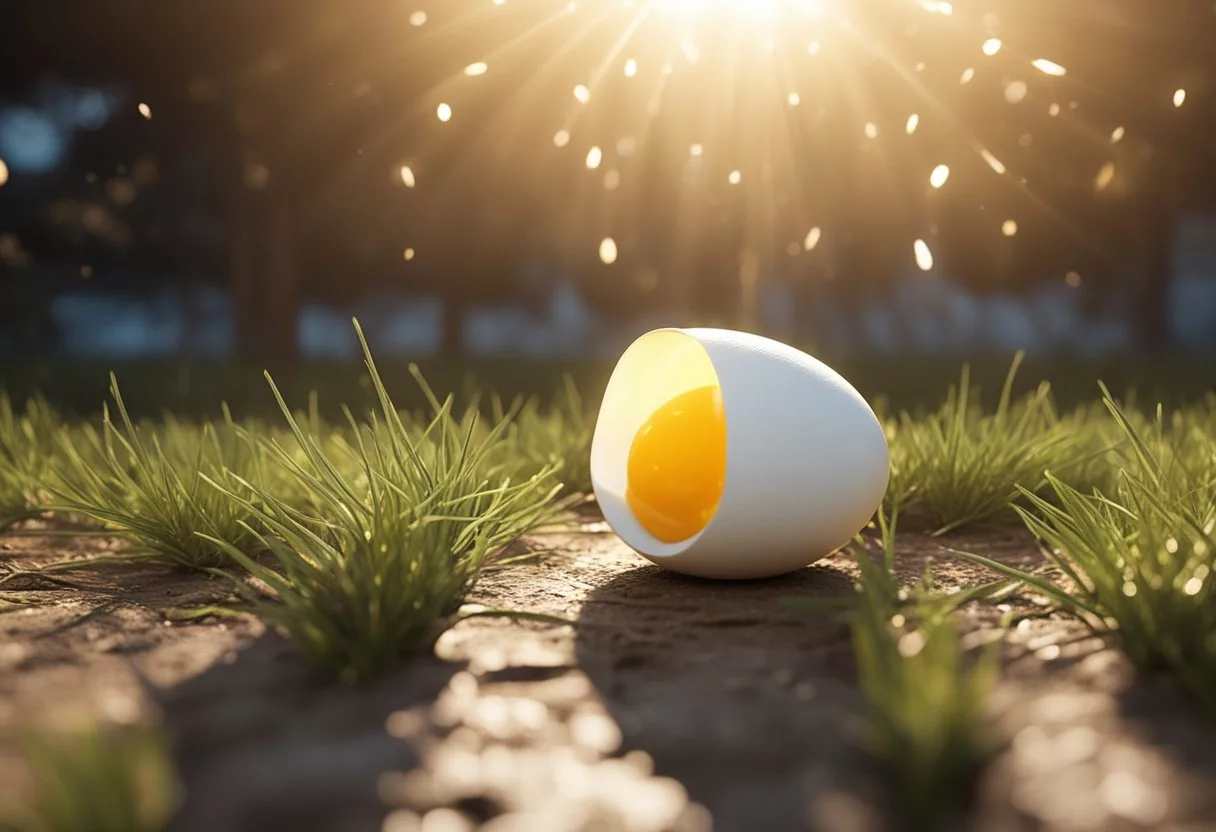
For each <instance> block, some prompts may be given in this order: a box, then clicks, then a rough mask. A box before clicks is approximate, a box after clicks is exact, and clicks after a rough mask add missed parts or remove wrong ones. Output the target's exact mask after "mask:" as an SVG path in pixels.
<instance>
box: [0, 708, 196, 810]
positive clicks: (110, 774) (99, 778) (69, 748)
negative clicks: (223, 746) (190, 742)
mask: <svg viewBox="0 0 1216 832" xmlns="http://www.w3.org/2000/svg"><path fill="white" fill-rule="evenodd" d="M21 748H22V751H23V752H24V756H25V759H26V761H27V763H28V765H29V768H30V774H31V776H32V781H33V783H32V784H33V793H32V798H31V800H30V802H29V804H28V805H26V806H24V807H22V808H21V810H19V814H18V815H17V816H16V817H13V818H11V819H10V818H4V819H0V831H2V832H81V831H82V830H90V832H162V830H165V829H167V828H168V826H169V822H170V821H171V820H172V819H173V816H174V814H175V813H176V812H177V808H178V805H179V802H180V799H181V786H180V784H179V782H178V779H177V775H176V773H175V771H174V767H173V763H172V760H171V759H170V755H169V751H168V747H167V743H166V742H165V739H164V737H163V736H162V734H161V732H160V730H159V729H157V728H153V727H149V726H125V725H124V726H114V725H104V726H103V725H90V726H88V727H87V728H77V729H74V730H70V731H57V732H49V731H39V732H28V733H26V734H25V735H24V736H23V737H22V740H21Z"/></svg>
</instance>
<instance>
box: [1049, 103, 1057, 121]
mask: <svg viewBox="0 0 1216 832" xmlns="http://www.w3.org/2000/svg"><path fill="white" fill-rule="evenodd" d="M1059 114H1060V105H1059V104H1056V103H1055V102H1052V105H1051V106H1050V107H1048V108H1047V115H1049V116H1051V117H1052V118H1055V117H1056V116H1058V115H1059Z"/></svg>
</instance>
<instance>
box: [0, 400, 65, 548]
mask: <svg viewBox="0 0 1216 832" xmlns="http://www.w3.org/2000/svg"><path fill="white" fill-rule="evenodd" d="M60 429H61V427H60V420H59V417H58V415H57V414H56V413H55V411H54V410H53V409H52V408H51V407H50V405H48V404H47V403H46V402H45V401H43V400H41V399H31V400H30V401H28V402H27V403H26V405H25V408H24V410H18V409H17V408H15V407H14V406H13V402H12V400H11V399H10V398H9V397H8V395H7V394H3V393H0V529H4V528H6V527H7V526H10V525H12V524H13V523H14V522H16V521H18V520H21V519H23V518H26V517H29V516H31V515H32V514H34V513H36V512H37V509H38V507H39V506H40V505H41V504H42V503H43V501H44V500H45V497H46V492H45V487H46V483H47V481H48V478H49V473H50V461H51V459H52V446H53V443H54V438H55V435H56V433H57V432H58V431H59V430H60Z"/></svg>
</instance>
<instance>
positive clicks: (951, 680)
mask: <svg viewBox="0 0 1216 832" xmlns="http://www.w3.org/2000/svg"><path fill="white" fill-rule="evenodd" d="M895 522H896V517H895V516H893V517H892V519H891V521H890V522H889V523H888V522H887V521H886V520H885V517H884V516H883V515H881V514H880V516H879V527H880V530H881V534H882V540H881V551H880V552H878V553H874V552H872V551H871V547H870V546H869V545H867V544H866V543H865V542H864V540H861V539H859V541H858V542H856V543H855V544H854V547H853V551H854V554H855V556H856V557H857V564H858V568H859V569H860V580H859V582H858V598H857V604H856V606H855V608H854V611H853V612H852V614H851V616H850V619H851V627H852V634H853V652H854V655H855V657H856V661H857V672H858V681H859V684H860V686H861V690H862V694H863V695H864V696H865V699H866V702H867V704H868V706H869V710H868V714H869V725H870V731H871V739H872V741H873V749H874V752H875V754H876V755H877V756H878V757H879V758H880V759H881V760H882V761H883V762H884V763H885V764H886V766H887V767H888V769H889V771H890V772H891V774H892V776H893V777H894V779H895V782H896V784H897V788H898V793H899V796H900V800H901V804H902V806H903V808H904V811H905V812H906V813H907V815H908V816H909V817H910V818H912V819H914V820H915V821H916V823H917V828H933V827H934V826H935V825H937V824H939V823H941V822H943V821H944V818H945V816H946V814H948V812H949V811H950V809H951V807H952V804H954V803H955V802H956V800H957V798H958V797H959V796H960V795H961V794H963V793H964V792H965V791H966V789H967V787H969V786H970V785H971V782H972V781H973V780H974V777H975V775H976V774H977V773H978V771H979V769H980V767H981V766H982V765H983V763H984V762H985V761H986V760H987V759H988V758H989V757H990V756H991V755H992V754H993V753H994V752H995V750H996V748H997V744H996V742H995V740H994V738H993V735H992V732H991V729H990V728H989V726H988V724H987V722H986V718H985V709H986V703H987V699H988V694H989V692H990V691H991V689H992V687H993V685H994V684H995V681H996V677H997V663H996V653H995V651H994V650H992V649H982V650H980V651H979V655H978V656H975V657H970V656H968V655H967V651H966V650H965V649H964V647H963V644H962V642H961V640H960V636H959V632H958V629H957V626H956V624H955V622H954V620H953V618H952V616H951V614H952V613H953V612H954V611H955V610H957V609H958V608H959V607H960V606H961V605H962V604H964V603H966V602H968V601H972V600H976V599H978V598H981V597H984V596H989V595H993V594H995V593H997V592H999V591H1002V590H1004V589H1005V588H1006V587H1007V586H1008V584H1007V583H999V582H998V583H994V584H989V585H985V586H983V587H976V588H973V589H972V590H969V591H964V592H961V593H957V594H954V595H944V594H942V593H939V592H935V591H933V590H932V588H931V578H930V576H928V575H926V576H925V578H924V579H922V582H921V584H920V585H918V586H917V587H915V588H914V589H913V590H912V591H911V592H908V591H903V590H901V589H900V588H899V586H898V583H897V581H896V578H895V575H894V571H893V568H894V558H895Z"/></svg>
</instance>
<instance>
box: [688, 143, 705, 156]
mask: <svg viewBox="0 0 1216 832" xmlns="http://www.w3.org/2000/svg"><path fill="white" fill-rule="evenodd" d="M704 152H705V148H704V147H702V146H701V145H699V144H694V145H693V146H692V147H690V148H688V155H689V156H700V155H701V154H702V153H704Z"/></svg>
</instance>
